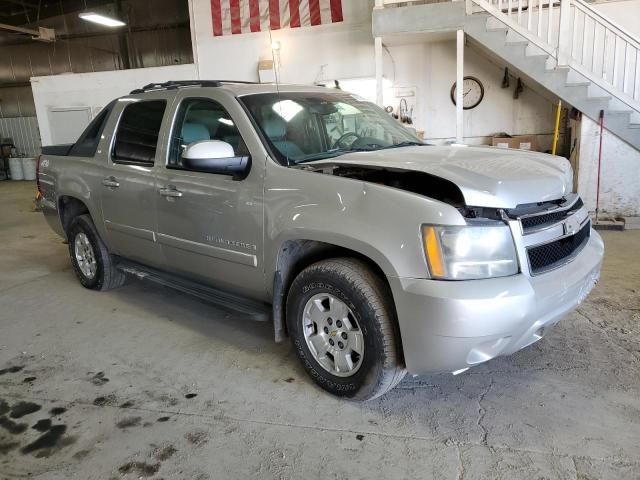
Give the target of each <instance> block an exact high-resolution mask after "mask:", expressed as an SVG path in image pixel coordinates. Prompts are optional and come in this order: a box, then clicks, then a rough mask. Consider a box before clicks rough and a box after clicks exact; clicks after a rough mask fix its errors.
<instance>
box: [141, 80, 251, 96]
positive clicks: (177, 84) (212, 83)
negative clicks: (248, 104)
mask: <svg viewBox="0 0 640 480" xmlns="http://www.w3.org/2000/svg"><path fill="white" fill-rule="evenodd" d="M233 83H239V84H248V85H252V84H256V83H258V82H246V81H243V80H169V81H168V82H164V83H149V84H148V85H145V86H144V87H142V88H136V89H135V90H131V92H130V95H134V94H136V93H144V92H153V91H155V90H173V89H177V88H183V87H221V86H222V85H224V84H233Z"/></svg>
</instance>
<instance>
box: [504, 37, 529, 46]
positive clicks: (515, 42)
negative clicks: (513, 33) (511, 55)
mask: <svg viewBox="0 0 640 480" xmlns="http://www.w3.org/2000/svg"><path fill="white" fill-rule="evenodd" d="M505 43H506V44H507V45H529V40H527V39H526V38H523V39H516V40H507V41H506V42H505Z"/></svg>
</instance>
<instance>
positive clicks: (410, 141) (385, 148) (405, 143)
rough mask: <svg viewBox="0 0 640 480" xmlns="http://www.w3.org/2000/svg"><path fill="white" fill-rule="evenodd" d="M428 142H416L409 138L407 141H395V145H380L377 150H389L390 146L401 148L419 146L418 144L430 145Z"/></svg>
mask: <svg viewBox="0 0 640 480" xmlns="http://www.w3.org/2000/svg"><path fill="white" fill-rule="evenodd" d="M428 145H429V144H428V143H422V142H414V141H413V140H409V141H406V142H400V143H394V144H393V145H387V146H386V147H380V148H378V149H377V150H387V149H389V148H401V147H418V146H422V147H424V146H428Z"/></svg>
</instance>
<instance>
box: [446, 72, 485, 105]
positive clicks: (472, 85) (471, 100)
mask: <svg viewBox="0 0 640 480" xmlns="http://www.w3.org/2000/svg"><path fill="white" fill-rule="evenodd" d="M462 88H463V90H462V99H463V101H462V108H463V109H465V110H470V109H472V108H475V107H477V106H478V105H479V104H480V102H481V101H482V98H483V97H484V87H483V86H482V82H481V81H480V80H478V79H477V78H476V77H464V79H463V81H462ZM451 101H452V102H453V104H454V105H455V104H456V82H453V85H452V86H451Z"/></svg>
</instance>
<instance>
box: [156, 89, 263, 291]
mask: <svg viewBox="0 0 640 480" xmlns="http://www.w3.org/2000/svg"><path fill="white" fill-rule="evenodd" d="M216 93H217V92H214V93H212V94H210V95H207V96H193V91H191V92H190V91H188V90H185V91H183V92H180V93H179V94H178V98H177V101H176V111H175V121H174V124H173V126H172V130H171V134H170V139H169V148H168V154H167V158H166V164H165V166H164V168H162V169H161V170H159V171H158V175H157V182H156V184H157V188H158V193H159V195H160V196H159V201H158V209H157V215H158V242H159V244H160V245H161V249H162V255H163V257H164V263H165V265H166V267H167V268H168V269H170V270H171V271H173V272H175V273H177V274H179V275H182V276H184V277H188V278H192V279H194V280H196V281H199V282H203V283H206V284H209V285H211V286H214V287H216V288H220V289H223V290H228V291H232V292H235V293H240V294H244V295H247V296H250V297H254V298H262V297H263V296H264V295H265V282H264V274H263V257H262V255H263V253H262V252H263V244H262V242H263V241H262V238H263V222H262V215H263V193H262V192H263V185H262V182H263V169H264V158H263V159H260V157H259V156H257V155H256V156H254V158H253V159H252V160H253V161H252V165H251V169H250V171H249V173H248V175H247V176H246V178H243V179H235V178H234V177H233V176H230V175H225V174H215V173H208V172H204V171H194V170H192V169H191V170H190V169H189V168H187V166H186V165H184V164H183V162H182V154H183V152H184V151H185V149H186V147H188V146H189V145H191V144H193V143H196V142H200V141H204V140H219V141H222V142H226V143H227V144H229V145H231V147H232V148H233V151H234V155H235V156H247V155H251V153H252V152H250V151H249V148H248V147H247V144H246V143H245V141H244V138H245V137H247V136H249V137H250V136H251V134H252V133H253V132H252V130H251V127H250V126H249V123H248V122H247V121H246V115H245V114H244V112H243V111H242V109H241V107H240V106H239V104H238V102H237V101H235V99H233V98H228V97H227V96H226V95H222V94H220V95H216ZM254 136H255V135H254ZM254 153H257V152H254Z"/></svg>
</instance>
